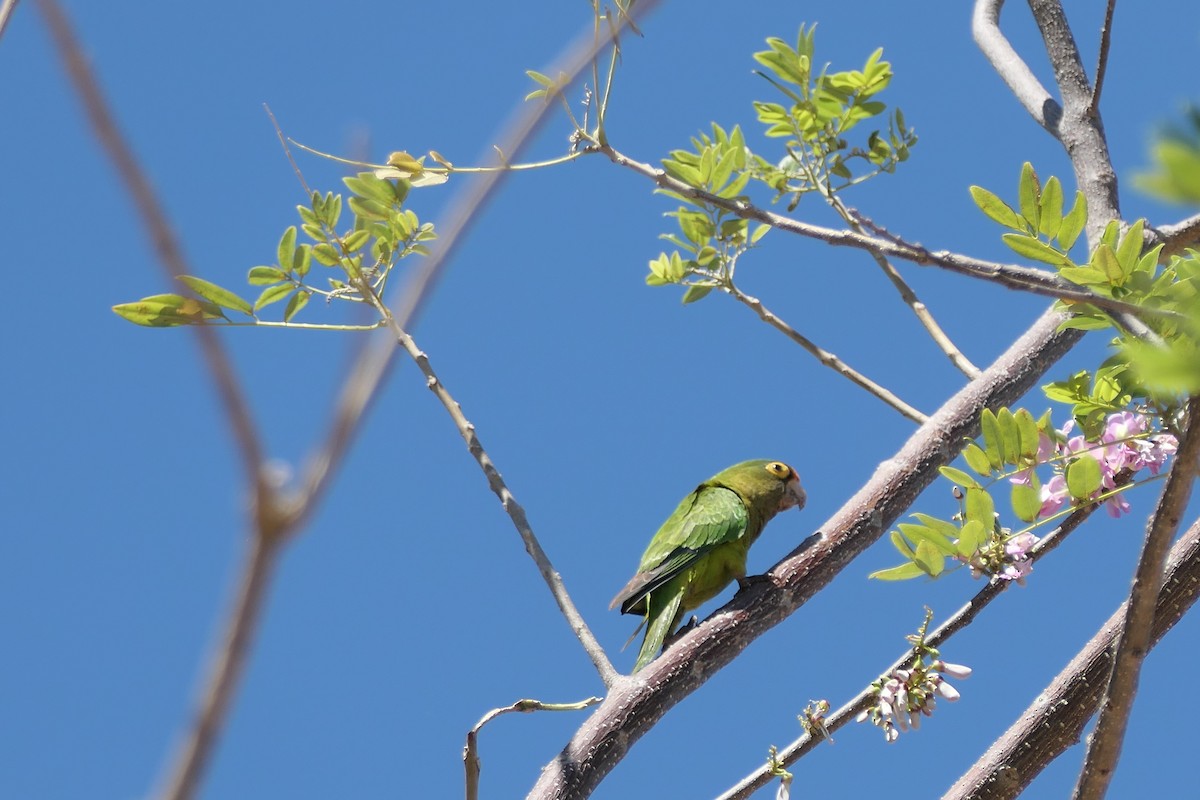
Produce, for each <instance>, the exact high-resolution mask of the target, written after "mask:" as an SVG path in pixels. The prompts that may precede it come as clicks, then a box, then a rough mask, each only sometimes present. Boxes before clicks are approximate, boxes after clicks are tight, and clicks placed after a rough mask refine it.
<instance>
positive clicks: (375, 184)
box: [342, 164, 420, 208]
mask: <svg viewBox="0 0 1200 800" xmlns="http://www.w3.org/2000/svg"><path fill="white" fill-rule="evenodd" d="M417 166H418V167H419V166H420V165H419V164H418V165H417ZM342 183H344V184H346V188H347V189H349V190H350V191H352V192H354V194H355V195H357V196H358V197H361V198H364V199H366V200H374V201H375V202H376V203H378V204H380V205H381V206H383V207H385V208H390V207H391V206H392V205H393V204H394V203H395V202H396V191H395V189H394V188H393V186H394V184H392V182H391V181H388V180H384V179H383V178H380V177H378V176H376V175H375V173H373V172H360V173H358V175H356V176H354V177H345V178H342ZM351 207H352V208H353V204H351Z"/></svg>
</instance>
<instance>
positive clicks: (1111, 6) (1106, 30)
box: [1088, 0, 1117, 116]
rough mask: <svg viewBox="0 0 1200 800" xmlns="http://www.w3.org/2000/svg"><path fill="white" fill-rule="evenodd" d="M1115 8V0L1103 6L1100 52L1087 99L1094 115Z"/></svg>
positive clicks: (1096, 110) (1098, 109)
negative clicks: (1090, 95)
mask: <svg viewBox="0 0 1200 800" xmlns="http://www.w3.org/2000/svg"><path fill="white" fill-rule="evenodd" d="M1116 10H1117V0H1108V5H1107V6H1105V8H1104V26H1103V27H1101V28H1100V53H1099V55H1097V56H1096V80H1095V81H1094V84H1095V85H1094V87H1093V88H1092V97H1091V99H1090V100H1088V113H1089V114H1091V115H1092V116H1096V115H1097V114H1098V113H1099V111H1100V92H1101V91H1102V90H1103V89H1104V75H1105V73H1107V71H1108V48H1109V45H1111V44H1112V21H1113V12H1114V11H1116Z"/></svg>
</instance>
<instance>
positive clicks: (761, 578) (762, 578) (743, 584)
mask: <svg viewBox="0 0 1200 800" xmlns="http://www.w3.org/2000/svg"><path fill="white" fill-rule="evenodd" d="M756 583H774V581H772V580H771V576H770V575H743V576H742V577H740V578H738V579H737V585H738V591H739V592H744V591H746V590H747V589H749V588H750V587H752V586H754V584H756Z"/></svg>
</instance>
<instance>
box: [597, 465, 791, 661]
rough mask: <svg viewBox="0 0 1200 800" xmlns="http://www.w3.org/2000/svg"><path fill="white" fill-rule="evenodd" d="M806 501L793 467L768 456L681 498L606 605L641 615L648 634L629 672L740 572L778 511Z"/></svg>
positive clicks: (724, 473) (729, 471) (655, 652)
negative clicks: (687, 614) (630, 575)
mask: <svg viewBox="0 0 1200 800" xmlns="http://www.w3.org/2000/svg"><path fill="white" fill-rule="evenodd" d="M804 501H805V494H804V489H802V488H801V487H800V476H799V475H797V474H796V470H794V469H792V468H791V467H789V466H788V465H787V464H784V463H783V462H782V461H766V460H759V461H744V462H742V463H741V464H737V465H735V466H732V467H730V468H729V469H726V470H724V471H722V472H718V473H717V474H716V475H714V476H713V477H711V478H709V479H708V480H706V481H705V482H704V483H702V484H700V485H699V486H697V487H696V490H695V491H694V492H692V493H691V494H689V495H688V496H687V497H685V498H684V499H683V502H681V503H680V504H679V507H678V508H676V509H675V513H673V514H671V516H670V517H668V518H667V521H666V522H664V523H663V524H662V527H661V528H659V529H658V533H656V534H654V538H653V539H651V540H650V545H649V547H647V548H646V552H645V553H644V554H643V555H642V561H641V563H640V564H639V565H638V571H637V574H636V575H634V576H633V579H632V580H631V581H629V583H628V584H626V586H625V588H624V589H622V590H621V591H619V592H617V596H616V597H614V598H613V601H612V605H610V606H609V608H616V607H617V606H618V605H619V606H620V607H621V613H622V614H641V615H642V616H643V617H644V618H645V622H646V638H645V639H644V640H643V641H642V649H641V651H640V652H639V653H638V657H637V663H636V664H634V666H633V671H634V672H637V671H638V670H640V669H641V668H642V667H644V666H646V664H648V663H650V661H651V659H653V658H654V657H655V656H656V655H658V652H659V650H661V649H662V647H663V643H664V642H665V641H666V640H667V637H668V636H670V635H671V633H672V632H673V631H674V630H675V628H676V626H678V625H679V621H680V620H681V619H682V618H683V615H684V613H685V612H687V611H690V610H692V609H693V608H696V607H697V606H699V605H700V604H701V603H703V602H704V601H706V600H709V599H711V598H713V597H715V596H716V595H717V594H718V593H719V592H720V591H721V590H722V589H724V588H725V587H726V586H728V585H729V583H730V581H732V580H734V579H735V578H736V579H741V578H742V577H744V576H745V575H746V555H747V553H748V552H749V550H750V545H752V544H754V540H755V539H757V538H758V535H759V534H760V533H762V529H763V527H764V526H765V525H766V524H767V522H769V521H770V519H771V518H772V517H774V516H775V515H776V514H777V513H779V512H780V511H786V510H787V509H789V508H792V507H793V506H795V507H796V508H803V507H804ZM635 635H636V634H635Z"/></svg>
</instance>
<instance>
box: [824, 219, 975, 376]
mask: <svg viewBox="0 0 1200 800" xmlns="http://www.w3.org/2000/svg"><path fill="white" fill-rule="evenodd" d="M827 200H828V202H829V203H830V205H832V206H833V207H834V209H835V210H836V211H837V212H838V214H840V215H841V216H842V219H844V220H846V222H847V223H849V225H850V228H851V229H852V230H853V231H854V232H855V233H862V234H865V233H866V231H865V230H864V229H863V224H862V222H863V220H864V217H863V216H862V215H861V214H859V213H858V212H857V211H855V210H854V209H852V208H848V207H847V206H846V204H845V203H843V202H842V201H841V198H839V197H838V196H837V195H829V196H828V197H827ZM870 255H871V258H873V259H875V263H876V264H878V265H879V268H880V269H881V270H883V274H884V275H885V276H887V279H888V280H889V281H891V283H892V286H894V287H895V288H896V291H897V292H899V294H900V299H901V300H903V301H904V303H905V305H907V306H908V307H909V308H910V309H911V310H912V312H913V314H914V315H916V317H917V321H919V322H920V323H921V326H922V327H924V328H925V332H926V333H928V334H929V338H931V339H933V343H934V344H936V345H937V346H938V349H939V350H941V351H942V352H943V353H945V354H946V357H947V358H949V359H950V363H951V364H953V365H954V366H956V367H958V369H959V371H960V372H962V374H964V375H966V376H967V377H968V378H976V377H978V376H979V367H977V366H975V365H974V364H973V363H971V360H970V359H969V358H967V357H966V356H965V355H963V352H962V350H959V349H958V346H957V345H956V344H954V342H953V341H952V340H951V339H950V336H949V334H947V333H946V331H944V330H943V329H942V326H941V325H939V324H938V322H937V320H936V319H934V318H933V312H931V311H930V310H929V307H928V306H926V305H925V304H924V303H923V302H921V298H919V297H917V293H916V292H915V291H913V288H912V287H911V286H909V285H908V282H907V281H905V280H904V276H903V275H901V274H900V270H898V269H896V267H895V266H894V265H893V264H892V262H891V261H889V260H888V259H886V258H884V257H883V256H882V255H880V254H879V253H871V254H870Z"/></svg>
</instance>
